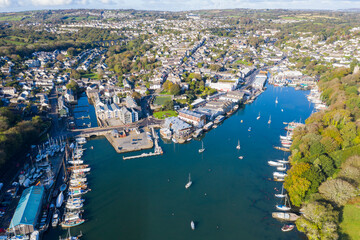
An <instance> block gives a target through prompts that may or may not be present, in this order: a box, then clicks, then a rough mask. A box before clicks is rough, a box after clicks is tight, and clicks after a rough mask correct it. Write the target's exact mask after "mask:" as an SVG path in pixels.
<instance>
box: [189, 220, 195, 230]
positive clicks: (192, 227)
mask: <svg viewBox="0 0 360 240" xmlns="http://www.w3.org/2000/svg"><path fill="white" fill-rule="evenodd" d="M190 226H191V229H192V230H195V223H194V221H191V223H190Z"/></svg>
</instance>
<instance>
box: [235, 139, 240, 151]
mask: <svg viewBox="0 0 360 240" xmlns="http://www.w3.org/2000/svg"><path fill="white" fill-rule="evenodd" d="M236 149H237V150H240V140H238V145H237V146H236Z"/></svg>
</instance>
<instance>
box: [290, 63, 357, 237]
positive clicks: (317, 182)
mask: <svg viewBox="0 0 360 240" xmlns="http://www.w3.org/2000/svg"><path fill="white" fill-rule="evenodd" d="M318 86H319V88H320V89H321V91H322V96H321V97H322V100H323V101H325V102H326V103H327V105H328V106H329V107H328V109H327V110H325V111H320V112H317V113H314V114H312V115H311V116H310V117H309V118H308V119H307V120H306V124H305V126H303V127H298V128H296V129H295V131H294V136H293V144H292V146H291V156H290V162H291V165H292V167H291V169H290V170H289V171H288V176H287V177H286V178H285V183H284V186H285V188H286V189H287V191H288V193H289V196H290V200H291V202H292V204H293V205H294V206H297V207H300V206H302V209H301V211H302V212H303V215H302V216H301V217H300V218H299V220H297V222H296V224H297V227H298V229H299V230H300V231H302V232H305V233H306V235H307V237H308V238H309V239H338V238H339V237H341V236H343V235H341V234H344V233H342V232H341V230H340V229H339V222H340V217H339V216H340V215H341V211H342V207H343V206H344V205H345V204H346V203H348V201H349V200H351V199H353V198H354V197H356V196H357V195H358V194H359V190H358V187H359V184H360V121H359V117H360V100H359V90H360V72H352V71H351V69H350V70H349V69H343V68H337V69H330V70H329V71H327V72H326V73H323V74H322V75H321V78H320V81H319V83H318Z"/></svg>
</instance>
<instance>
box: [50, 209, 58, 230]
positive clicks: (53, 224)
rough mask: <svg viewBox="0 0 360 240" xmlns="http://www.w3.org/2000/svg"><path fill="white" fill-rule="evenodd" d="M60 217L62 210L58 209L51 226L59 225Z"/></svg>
mask: <svg viewBox="0 0 360 240" xmlns="http://www.w3.org/2000/svg"><path fill="white" fill-rule="evenodd" d="M59 217H60V211H59V210H58V209H56V210H55V213H54V215H53V218H52V222H51V226H53V227H56V226H57V225H58V223H59Z"/></svg>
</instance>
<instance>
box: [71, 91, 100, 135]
mask: <svg viewBox="0 0 360 240" xmlns="http://www.w3.org/2000/svg"><path fill="white" fill-rule="evenodd" d="M73 112H74V117H75V123H76V127H77V128H88V127H97V126H98V124H97V121H96V114H95V109H94V106H93V105H90V104H89V101H88V98H87V96H86V94H85V93H83V94H82V95H81V96H80V97H79V99H78V103H77V105H76V106H75V108H74V110H73ZM82 116H84V117H88V116H90V118H83V119H81V117H82Z"/></svg>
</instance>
